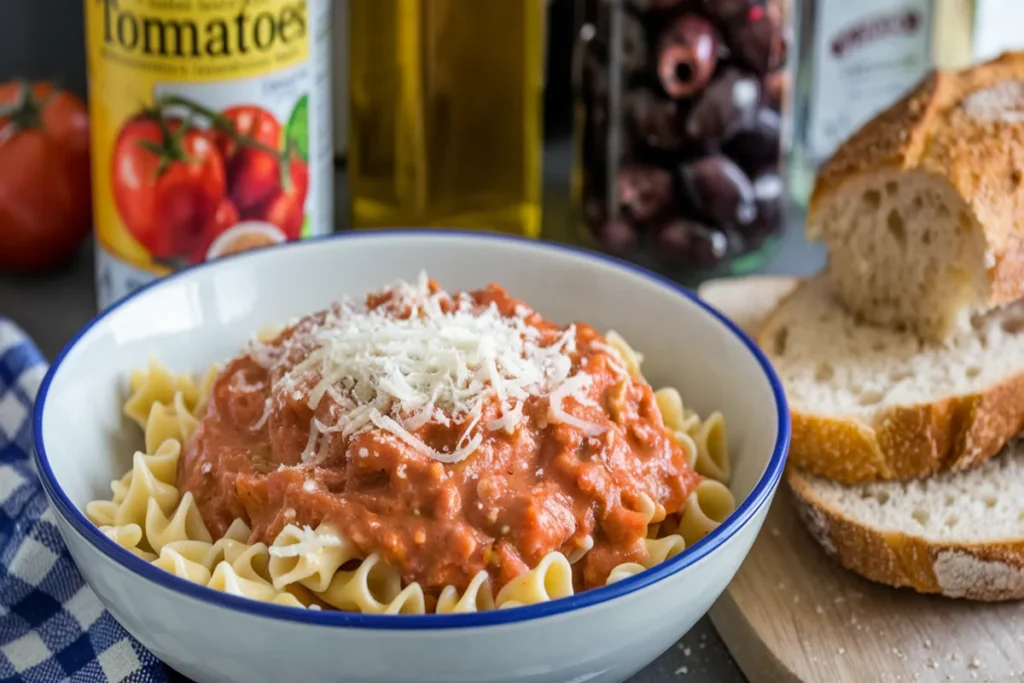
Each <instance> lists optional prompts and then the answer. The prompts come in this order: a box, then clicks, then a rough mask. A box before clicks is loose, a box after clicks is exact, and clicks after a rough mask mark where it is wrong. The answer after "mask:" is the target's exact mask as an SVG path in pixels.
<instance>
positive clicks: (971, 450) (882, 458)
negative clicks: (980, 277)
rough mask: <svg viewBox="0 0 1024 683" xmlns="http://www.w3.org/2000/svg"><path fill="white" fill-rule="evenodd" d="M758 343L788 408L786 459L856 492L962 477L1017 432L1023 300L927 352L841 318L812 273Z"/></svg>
mask: <svg viewBox="0 0 1024 683" xmlns="http://www.w3.org/2000/svg"><path fill="white" fill-rule="evenodd" d="M758 343H759V344H760V346H761V347H762V348H763V349H764V350H765V353H766V354H767V355H768V357H769V359H770V360H771V361H772V364H773V365H774V366H775V369H776V371H777V372H778V373H779V376H780V377H781V379H782V382H783V385H784V387H785V390H786V396H787V398H788V400H789V406H790V413H791V415H792V424H793V438H792V446H791V448H790V454H789V461H790V462H791V463H793V464H795V465H797V466H799V467H801V468H803V469H805V470H807V471H809V472H811V473H812V474H818V475H821V476H825V477H829V478H831V479H835V480H837V481H839V482H842V483H847V484H852V483H859V482H865V481H875V480H886V479H888V480H905V479H911V478H915V477H921V476H925V475H929V474H932V473H934V472H940V471H944V470H960V469H964V468H967V467H971V466H973V465H977V464H979V463H981V462H983V461H985V460H986V459H988V458H989V457H991V456H992V455H994V454H995V453H997V452H998V451H999V450H1000V449H1001V448H1002V447H1003V446H1004V445H1005V444H1006V442H1007V441H1008V440H1009V439H1011V438H1012V437H1014V436H1015V435H1017V434H1018V433H1019V432H1021V430H1022V429H1024V302H1021V303H1017V304H1013V305H1011V306H1008V307H1005V308H1001V309H998V310H996V311H993V312H991V313H989V314H988V315H985V316H978V317H975V318H974V319H973V321H972V324H971V325H968V327H967V329H966V330H964V331H961V332H959V333H957V334H956V335H954V336H953V337H952V338H950V339H949V340H947V342H946V343H944V344H937V343H925V342H922V341H920V340H919V339H918V337H916V336H915V335H913V334H911V333H907V332H897V331H895V330H891V329H886V328H881V327H877V326H874V325H870V324H867V323H865V322H863V321H862V320H861V319H860V318H858V317H857V316H854V315H851V314H849V313H847V312H846V311H845V310H844V309H843V308H842V306H840V305H839V303H838V301H837V297H836V295H835V292H834V289H833V286H832V283H831V282H830V280H829V279H828V278H827V277H825V276H823V275H818V276H815V277H813V278H811V279H809V280H806V281H804V282H803V283H802V284H801V285H800V286H799V287H797V288H796V289H795V290H794V291H793V293H791V294H790V295H789V296H788V297H786V298H785V299H784V300H783V301H782V302H781V303H780V304H779V306H778V307H777V308H776V309H775V310H774V311H773V312H772V313H771V314H770V315H769V316H768V318H767V320H765V322H764V324H763V325H762V326H761V328H760V333H759V335H758Z"/></svg>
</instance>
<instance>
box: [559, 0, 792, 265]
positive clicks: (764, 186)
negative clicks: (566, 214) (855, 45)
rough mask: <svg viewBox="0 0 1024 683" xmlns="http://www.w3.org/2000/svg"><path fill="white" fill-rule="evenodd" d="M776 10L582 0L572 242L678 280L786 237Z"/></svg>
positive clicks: (782, 37) (740, 0)
mask: <svg viewBox="0 0 1024 683" xmlns="http://www.w3.org/2000/svg"><path fill="white" fill-rule="evenodd" d="M784 2H785V0H577V26H578V30H579V33H578V40H577V44H576V50H575V54H574V56H573V60H574V64H573V69H574V79H575V84H574V86H575V91H576V117H577V118H576V135H577V149H576V152H577V154H576V163H575V172H574V177H573V195H574V199H575V202H574V203H575V206H576V208H577V210H578V220H577V221H576V224H577V226H578V233H579V235H578V236H579V238H580V240H581V241H583V242H584V243H585V244H587V245H589V246H592V247H596V248H599V249H601V250H603V251H605V252H608V253H611V254H614V255H616V256H620V257H623V258H626V259H629V260H631V261H634V262H637V263H639V264H641V265H643V266H646V267H648V268H651V269H653V270H656V271H659V272H662V273H664V274H666V275H669V276H670V277H673V278H675V279H677V280H680V281H682V282H695V281H697V280H699V279H701V278H703V277H707V276H710V275H720V274H726V273H742V272H749V271H751V270H754V269H755V268H757V267H758V266H759V265H760V264H761V263H762V262H763V261H764V259H765V257H766V256H767V255H768V254H769V253H770V251H771V249H772V246H773V245H774V244H776V243H777V242H778V238H779V236H780V234H781V233H782V230H783V229H784V226H785V217H784V213H785V204H786V192H785V186H784V183H783V178H784V175H783V173H782V171H781V168H780V165H781V161H782V158H783V148H784V140H785V138H786V137H787V136H786V135H785V134H784V133H785V130H786V126H785V122H784V120H783V114H784V112H786V111H787V109H788V107H786V106H784V103H785V101H786V99H787V92H788V90H789V88H788V78H787V74H786V72H785V70H784V65H785V61H786V48H787V44H788V37H789V33H790V28H789V16H788V12H787V11H786V10H787V7H786V6H785V4H784Z"/></svg>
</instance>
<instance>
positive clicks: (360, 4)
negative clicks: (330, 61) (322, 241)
mask: <svg viewBox="0 0 1024 683" xmlns="http://www.w3.org/2000/svg"><path fill="white" fill-rule="evenodd" d="M545 9H546V3H545V1H544V0H350V5H349V11H350V14H349V36H350V39H349V46H350V47H349V49H350V53H349V64H350V66H349V68H350V88H351V97H350V117H349V121H350V123H349V178H350V186H351V193H352V224H353V225H354V226H355V227H356V228H370V227H413V226H442V227H462V228H478V229H484V230H496V231H500V232H504V233H511V234H517V235H524V236H528V237H536V236H537V235H538V234H539V233H540V221H541V152H542V132H541V122H542V111H541V107H542V89H543V58H544V38H545V35H544V34H545V27H544V23H545Z"/></svg>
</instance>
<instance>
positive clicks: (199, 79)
mask: <svg viewBox="0 0 1024 683" xmlns="http://www.w3.org/2000/svg"><path fill="white" fill-rule="evenodd" d="M85 14H86V32H87V37H86V44H87V51H88V63H89V104H90V111H91V117H92V120H91V125H92V150H93V153H92V158H93V183H94V189H93V193H94V197H95V201H94V203H95V225H96V247H97V248H96V254H97V259H96V273H97V290H98V298H99V305H100V308H104V307H106V306H107V305H109V304H110V303H113V302H114V301H116V300H118V299H120V298H121V297H123V296H124V295H126V294H128V293H130V292H131V291H132V290H134V289H135V288H137V287H139V286H141V285H142V284H145V283H146V282H148V281H150V280H152V279H153V278H156V277H160V276H162V275H166V274H168V273H170V272H173V271H175V270H178V269H180V268H183V267H186V266H189V265H192V264H196V263H200V262H202V261H207V260H210V259H213V258H216V257H218V256H223V255H226V254H230V253H235V252H238V251H242V250H245V249H252V248H256V247H261V246H267V245H271V244H275V243H278V242H284V241H288V240H295V239H301V238H303V237H308V236H311V235H318V234H323V233H326V232H329V231H330V230H331V226H332V223H333V200H332V186H333V165H332V154H333V146H332V142H331V112H330V45H329V40H330V14H331V3H330V0H85Z"/></svg>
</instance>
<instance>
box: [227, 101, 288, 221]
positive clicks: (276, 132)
mask: <svg viewBox="0 0 1024 683" xmlns="http://www.w3.org/2000/svg"><path fill="white" fill-rule="evenodd" d="M221 116H223V117H224V118H225V119H227V120H228V121H229V122H230V123H231V124H232V125H233V126H234V128H235V131H237V132H238V133H239V134H240V135H244V136H246V137H248V138H251V139H252V140H254V141H255V142H257V143H259V144H260V145H263V146H264V147H266V148H267V149H266V150H264V149H260V148H259V147H257V146H254V145H246V144H244V143H242V144H239V143H238V142H237V141H236V140H235V139H233V138H232V137H231V136H230V135H228V134H226V133H224V132H217V134H216V137H217V147H218V148H219V149H220V151H221V154H222V155H223V156H224V161H225V163H226V164H227V171H228V195H229V196H230V197H231V201H233V202H234V203H235V206H237V207H238V210H239V211H240V212H241V213H242V215H243V216H244V215H246V214H248V213H251V212H252V211H253V210H254V209H255V208H256V207H257V206H259V205H260V204H262V203H263V202H265V201H266V200H267V199H268V198H269V197H270V196H271V195H272V194H274V193H275V192H276V191H277V190H278V189H279V188H280V187H281V164H280V160H279V158H278V156H277V155H276V154H273V153H271V152H270V151H268V150H275V151H276V150H277V149H278V147H279V145H280V142H281V124H280V123H278V121H277V119H275V118H274V115H273V114H271V113H270V112H268V111H267V110H265V109H261V108H260V107H257V106H253V105H240V106H237V107H230V108H229V109H225V110H224V111H223V112H221Z"/></svg>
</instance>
